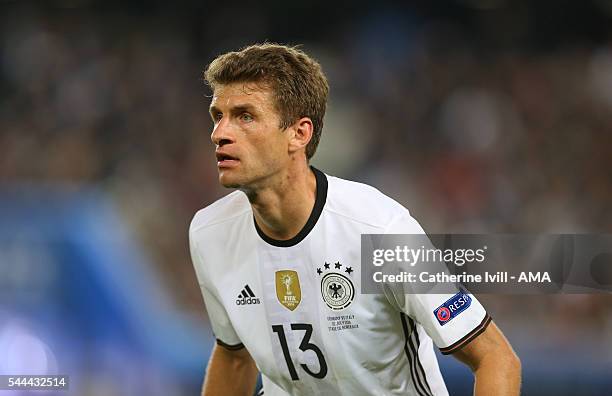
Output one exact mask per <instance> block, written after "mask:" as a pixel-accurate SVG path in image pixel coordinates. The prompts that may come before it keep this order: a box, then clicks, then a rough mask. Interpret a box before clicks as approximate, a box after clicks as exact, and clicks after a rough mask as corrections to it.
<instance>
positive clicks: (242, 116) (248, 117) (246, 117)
mask: <svg viewBox="0 0 612 396" xmlns="http://www.w3.org/2000/svg"><path fill="white" fill-rule="evenodd" d="M240 119H241V120H242V121H244V122H251V121H253V116H252V115H250V114H249V113H242V114H240Z"/></svg>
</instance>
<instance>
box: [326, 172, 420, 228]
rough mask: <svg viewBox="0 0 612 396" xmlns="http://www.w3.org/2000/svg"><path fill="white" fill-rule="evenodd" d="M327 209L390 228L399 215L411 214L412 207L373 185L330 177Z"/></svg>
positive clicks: (400, 216) (408, 215)
mask: <svg viewBox="0 0 612 396" xmlns="http://www.w3.org/2000/svg"><path fill="white" fill-rule="evenodd" d="M327 179H328V183H329V187H328V189H329V191H328V202H327V205H326V209H327V210H328V211H330V212H332V213H335V214H337V215H340V216H344V217H347V218H350V219H352V220H354V221H357V222H361V223H364V224H367V225H370V226H374V227H377V228H387V226H388V225H389V224H391V223H392V222H393V221H395V220H397V219H398V218H403V217H410V213H409V211H408V209H406V208H405V207H404V206H402V205H401V204H400V203H399V202H397V201H395V200H394V199H392V198H390V197H388V196H387V195H385V194H383V193H382V192H381V191H380V190H378V189H377V188H374V187H372V186H370V185H367V184H364V183H359V182H354V181H350V180H345V179H341V178H339V177H335V176H329V175H328V176H327Z"/></svg>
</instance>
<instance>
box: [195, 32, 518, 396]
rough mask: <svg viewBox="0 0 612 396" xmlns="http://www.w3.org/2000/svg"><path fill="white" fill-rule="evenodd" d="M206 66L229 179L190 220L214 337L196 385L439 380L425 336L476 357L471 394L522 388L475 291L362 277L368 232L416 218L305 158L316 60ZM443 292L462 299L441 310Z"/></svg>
mask: <svg viewBox="0 0 612 396" xmlns="http://www.w3.org/2000/svg"><path fill="white" fill-rule="evenodd" d="M205 79H206V81H207V82H208V84H209V85H210V87H211V88H212V90H213V97H212V102H211V104H210V115H211V117H212V119H213V122H214V128H213V131H212V136H211V138H212V141H213V143H214V145H215V146H216V156H217V167H218V171H219V181H220V183H221V184H222V185H223V186H225V187H229V188H234V189H237V191H234V192H232V193H230V194H229V195H227V196H225V197H224V198H222V199H220V200H218V201H217V202H215V203H213V204H212V205H210V206H208V207H206V208H204V209H202V210H200V211H199V212H198V213H197V214H196V215H195V217H194V219H193V221H192V223H191V226H190V230H189V237H190V247H191V254H192V259H193V263H194V267H195V270H196V274H197V278H198V281H199V284H200V287H201V290H202V294H203V297H204V301H205V304H206V308H207V311H208V315H209V318H210V322H211V325H212V328H213V331H214V334H215V336H216V338H217V345H215V347H214V349H213V351H212V356H211V359H210V362H209V365H208V371H207V374H206V379H205V381H204V386H203V390H202V392H203V394H204V395H207V396H210V395H224V396H225V395H244V396H250V395H251V394H252V393H253V391H254V387H255V383H256V378H257V373H258V371H259V372H261V374H262V382H263V391H264V392H265V395H447V394H448V392H447V390H446V387H445V384H444V381H443V379H442V376H441V374H440V370H439V368H438V364H437V360H436V356H435V353H434V351H433V344H435V345H436V346H437V347H438V348H439V349H440V350H441V351H442V353H443V354H453V356H455V357H456V358H458V359H459V360H461V361H462V362H465V363H466V364H467V365H468V366H469V367H470V368H471V369H472V371H473V372H474V375H475V393H476V394H477V395H516V394H518V393H519V386H520V362H519V360H518V358H517V356H516V355H515V353H514V352H513V350H512V348H511V346H510V345H509V344H508V341H507V340H506V339H505V337H504V336H503V335H502V333H501V332H500V330H499V329H498V328H497V326H496V325H495V324H494V323H493V322H492V321H491V318H490V317H489V315H488V314H487V313H486V311H485V310H484V308H483V307H482V305H481V304H480V303H479V302H478V301H477V300H476V299H475V298H474V296H472V295H470V294H468V293H467V292H461V291H460V292H458V293H457V294H456V295H436V294H406V293H398V292H393V291H391V290H387V292H385V293H380V294H374V295H369V294H361V293H360V292H359V290H360V255H361V250H360V249H361V247H360V236H361V234H384V233H389V234H402V233H403V234H418V233H424V231H423V230H422V228H421V227H420V226H419V224H418V223H417V222H416V221H415V220H414V219H413V218H412V217H411V216H410V214H409V212H408V210H407V209H405V208H404V207H403V206H401V205H400V204H398V203H397V202H395V201H394V200H392V199H390V198H388V197H387V196H385V195H383V194H382V193H381V192H379V191H378V190H376V189H374V188H372V187H369V186H367V185H364V184H360V183H355V182H351V181H347V180H342V179H340V178H336V177H333V176H330V175H326V174H325V173H323V172H321V171H320V170H318V169H315V168H313V167H311V166H309V160H310V158H311V157H312V156H313V154H314V153H315V150H316V148H317V144H318V143H319V139H320V137H321V131H322V128H323V116H324V114H325V108H326V102H327V96H328V90H329V89H328V83H327V80H326V78H325V76H324V74H323V72H322V70H321V67H320V65H319V64H318V63H317V62H316V61H315V60H313V59H312V58H311V57H309V56H308V55H307V54H305V53H304V52H303V51H301V50H299V49H297V48H293V47H287V46H282V45H275V44H262V45H253V46H250V47H247V48H244V49H243V50H241V51H239V52H230V53H226V54H224V55H221V56H219V57H218V58H216V59H215V60H214V61H213V62H212V63H211V64H210V65H209V67H208V69H207V70H206V72H205ZM346 144H351V142H346ZM339 154H341V153H339ZM449 301H450V302H453V301H457V302H458V301H461V302H462V303H465V302H466V301H469V302H470V304H466V305H468V307H467V309H464V310H462V311H461V312H460V313H452V314H449V313H448V310H446V311H442V310H441V307H443V305H444V304H445V303H447V302H449ZM436 309H437V310H438V311H439V312H438V314H435V313H434V312H436Z"/></svg>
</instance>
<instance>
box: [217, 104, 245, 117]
mask: <svg viewBox="0 0 612 396" xmlns="http://www.w3.org/2000/svg"><path fill="white" fill-rule="evenodd" d="M245 111H247V112H249V113H255V112H256V109H255V106H253V105H251V104H248V103H245V104H239V105H236V106H232V107H231V108H230V109H229V112H230V114H240V113H243V112H245ZM208 112H209V113H210V115H211V116H214V114H215V113H216V112H221V113H222V111H221V110H219V108H218V107H216V106H214V105H213V106H210V108H209V109H208Z"/></svg>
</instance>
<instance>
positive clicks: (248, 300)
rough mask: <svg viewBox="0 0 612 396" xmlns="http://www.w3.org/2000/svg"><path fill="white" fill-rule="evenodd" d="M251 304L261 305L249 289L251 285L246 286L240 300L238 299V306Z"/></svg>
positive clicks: (239, 295) (239, 296)
mask: <svg viewBox="0 0 612 396" xmlns="http://www.w3.org/2000/svg"><path fill="white" fill-rule="evenodd" d="M249 304H261V302H260V301H259V298H257V297H255V293H253V290H251V288H250V287H249V285H244V288H243V289H242V291H241V292H240V294H238V298H237V299H236V305H249Z"/></svg>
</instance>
